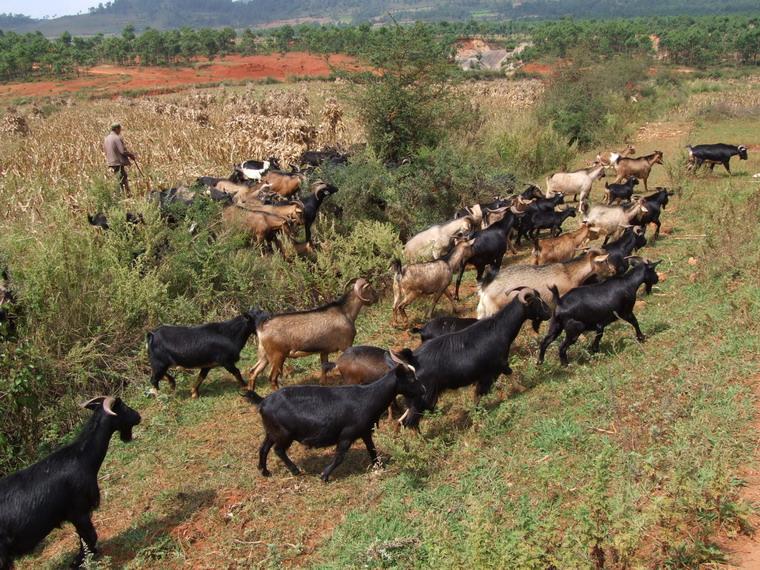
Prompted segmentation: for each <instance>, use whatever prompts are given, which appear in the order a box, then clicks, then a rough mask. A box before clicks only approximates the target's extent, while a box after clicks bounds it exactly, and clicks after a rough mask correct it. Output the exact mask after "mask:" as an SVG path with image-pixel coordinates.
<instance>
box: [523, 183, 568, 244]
mask: <svg viewBox="0 0 760 570" xmlns="http://www.w3.org/2000/svg"><path fill="white" fill-rule="evenodd" d="M564 202H565V195H564V194H563V193H562V192H557V193H556V194H555V195H554V196H552V197H551V198H538V199H536V200H534V201H533V202H531V203H530V204H528V206H527V207H526V208H525V210H524V211H523V212H522V214H521V215H519V216H518V217H517V220H516V221H515V229H516V230H517V239H516V240H515V243H516V244H517V245H520V241H521V240H522V238H523V236H529V232H530V231H531V230H532V229H533V225H534V224H533V217H534V216H535V215H536V214H537V213H538V212H554V209H555V208H556V207H557V206H559V205H560V204H564Z"/></svg>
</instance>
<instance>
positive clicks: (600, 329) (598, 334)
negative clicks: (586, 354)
mask: <svg viewBox="0 0 760 570" xmlns="http://www.w3.org/2000/svg"><path fill="white" fill-rule="evenodd" d="M603 334H604V327H603V326H602V325H596V336H595V337H594V342H592V343H591V349H590V350H591V352H593V353H597V352H599V344H601V342H602V335H603Z"/></svg>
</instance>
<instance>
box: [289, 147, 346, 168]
mask: <svg viewBox="0 0 760 570" xmlns="http://www.w3.org/2000/svg"><path fill="white" fill-rule="evenodd" d="M348 156H349V155H348V154H345V153H342V152H340V151H338V150H336V149H334V148H327V149H325V150H307V151H304V152H303V154H301V157H300V158H299V159H298V163H299V164H300V165H301V167H302V168H316V167H318V166H321V165H322V164H324V163H327V164H332V165H334V166H338V165H343V164H348Z"/></svg>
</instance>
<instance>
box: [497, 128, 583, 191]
mask: <svg viewBox="0 0 760 570" xmlns="http://www.w3.org/2000/svg"><path fill="white" fill-rule="evenodd" d="M577 146H578V145H577V143H573V144H571V145H568V144H567V142H566V141H565V138H564V137H563V136H562V135H560V133H558V132H557V131H556V130H555V129H554V127H552V125H546V124H545V125H541V124H540V123H539V121H537V120H535V119H534V118H532V117H531V118H529V119H528V120H527V121H521V122H519V121H518V122H517V123H516V124H515V125H514V128H513V130H511V131H507V132H504V133H501V134H500V135H499V136H498V137H497V138H496V140H495V141H494V148H495V149H496V152H497V153H498V155H499V158H500V159H501V161H502V162H503V163H504V165H505V167H506V168H507V169H508V170H509V171H510V172H514V173H515V174H517V175H518V176H521V177H526V178H530V179H535V178H537V177H538V176H541V175H542V174H545V173H548V172H552V171H557V170H565V169H567V168H568V166H569V165H570V162H572V160H573V159H574V158H575V155H576V154H577Z"/></svg>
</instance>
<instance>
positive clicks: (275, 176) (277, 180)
mask: <svg viewBox="0 0 760 570" xmlns="http://www.w3.org/2000/svg"><path fill="white" fill-rule="evenodd" d="M303 179H304V177H303V174H285V173H284V172H271V171H270V172H267V173H266V174H265V175H264V176H263V177H262V178H261V181H262V182H263V183H264V184H265V185H268V186H269V189H270V190H271V191H272V192H274V193H275V194H279V195H280V196H284V197H285V198H288V197H290V196H292V195H293V194H295V193H296V192H298V190H299V189H300V188H301V182H302V181H303Z"/></svg>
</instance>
